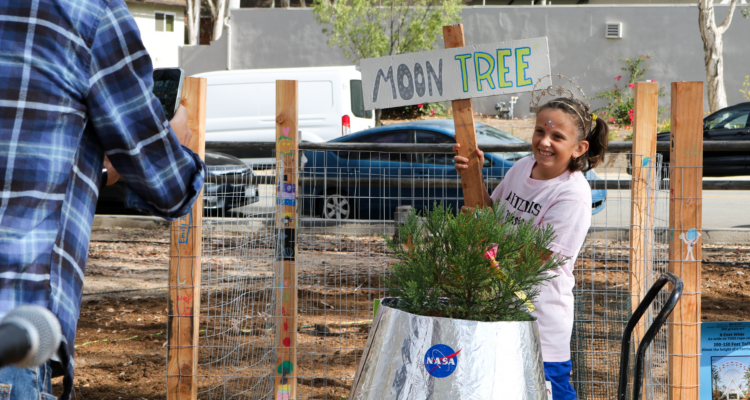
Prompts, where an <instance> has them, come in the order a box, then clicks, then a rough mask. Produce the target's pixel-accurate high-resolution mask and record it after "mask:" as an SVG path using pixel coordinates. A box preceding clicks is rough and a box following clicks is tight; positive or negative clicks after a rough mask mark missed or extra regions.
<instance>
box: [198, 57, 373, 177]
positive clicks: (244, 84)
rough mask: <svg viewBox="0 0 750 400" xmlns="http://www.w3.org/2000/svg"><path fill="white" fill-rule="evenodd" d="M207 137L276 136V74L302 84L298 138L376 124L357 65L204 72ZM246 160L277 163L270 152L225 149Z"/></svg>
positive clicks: (322, 138) (321, 138) (321, 137)
mask: <svg viewBox="0 0 750 400" xmlns="http://www.w3.org/2000/svg"><path fill="white" fill-rule="evenodd" d="M195 76H196V77H199V78H206V79H207V84H208V92H207V96H206V141H219V142H274V141H275V140H276V80H296V81H298V82H299V83H298V85H299V86H298V87H299V103H298V107H299V116H298V123H299V131H300V135H301V136H300V141H306V142H326V141H329V140H331V139H335V138H337V137H340V136H342V135H347V134H349V133H354V132H358V131H361V130H363V129H368V128H372V127H374V126H375V117H374V113H373V112H372V111H366V110H365V108H364V99H363V97H362V74H361V73H360V72H359V71H357V70H356V68H355V67H354V66H345V67H318V68H280V69H245V70H231V71H216V72H206V73H201V74H198V75H195ZM222 152H223V153H227V154H231V155H233V156H235V157H237V158H240V159H241V160H243V161H244V162H246V163H248V164H251V165H254V164H271V163H273V158H271V157H272V154H271V153H270V152H252V151H243V150H222Z"/></svg>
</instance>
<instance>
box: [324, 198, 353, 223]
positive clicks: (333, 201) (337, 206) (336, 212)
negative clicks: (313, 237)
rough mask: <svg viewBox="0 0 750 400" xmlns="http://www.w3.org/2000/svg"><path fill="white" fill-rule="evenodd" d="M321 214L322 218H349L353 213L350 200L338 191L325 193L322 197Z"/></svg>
mask: <svg viewBox="0 0 750 400" xmlns="http://www.w3.org/2000/svg"><path fill="white" fill-rule="evenodd" d="M321 208H322V210H321V214H323V218H325V219H331V220H342V219H349V218H351V217H352V216H353V215H354V204H353V203H352V201H351V200H350V199H349V198H348V197H346V196H342V195H341V194H338V193H333V194H329V195H326V196H325V198H323V205H322V207H321Z"/></svg>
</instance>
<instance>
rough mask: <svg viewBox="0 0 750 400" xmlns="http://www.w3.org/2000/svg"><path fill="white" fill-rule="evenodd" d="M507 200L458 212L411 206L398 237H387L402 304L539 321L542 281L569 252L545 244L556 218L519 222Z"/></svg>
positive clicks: (440, 312) (429, 312)
mask: <svg viewBox="0 0 750 400" xmlns="http://www.w3.org/2000/svg"><path fill="white" fill-rule="evenodd" d="M513 222H514V218H513V217H512V216H511V215H508V214H506V212H505V209H504V208H497V207H494V208H485V209H482V210H480V211H476V212H474V213H458V214H455V213H454V212H453V210H451V208H450V207H448V208H445V207H443V206H442V205H440V204H435V206H434V208H433V210H432V211H426V212H425V213H424V216H423V217H420V216H418V215H417V213H416V212H412V213H410V214H409V215H408V216H407V218H406V221H405V222H404V224H403V225H401V226H400V227H399V234H398V235H397V238H395V239H390V238H387V237H386V242H387V247H388V251H389V254H390V255H391V257H393V258H394V259H395V263H394V264H393V265H392V266H391V267H390V275H389V276H386V277H385V283H386V287H387V288H388V291H389V293H390V295H391V296H394V297H398V298H399V301H398V304H397V305H396V307H397V308H399V309H401V310H403V311H406V312H409V313H412V314H418V315H425V316H433V317H445V318H456V319H465V320H474V321H488V322H490V321H532V320H534V318H533V317H532V316H531V311H530V309H529V308H530V307H531V308H533V306H532V305H531V303H532V302H533V301H534V299H535V298H536V297H537V296H538V295H539V290H540V285H543V284H546V281H548V280H550V279H552V278H553V277H554V276H555V275H554V274H552V273H551V271H552V270H555V269H557V268H558V267H559V266H560V265H562V264H563V263H564V259H563V258H561V257H559V256H557V255H552V254H551V253H550V252H549V251H547V250H546V249H547V248H549V246H550V244H551V242H552V240H553V239H554V232H553V230H552V228H551V227H550V226H547V227H545V228H537V227H535V226H534V223H533V221H527V222H521V223H518V224H516V225H514V224H513Z"/></svg>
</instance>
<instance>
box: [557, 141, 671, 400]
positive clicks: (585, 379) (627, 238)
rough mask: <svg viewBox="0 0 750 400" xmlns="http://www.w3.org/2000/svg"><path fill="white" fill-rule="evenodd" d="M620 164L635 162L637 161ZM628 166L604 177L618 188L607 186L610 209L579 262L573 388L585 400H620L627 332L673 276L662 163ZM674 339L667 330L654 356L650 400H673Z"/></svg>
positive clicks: (595, 223)
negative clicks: (654, 291) (670, 354)
mask: <svg viewBox="0 0 750 400" xmlns="http://www.w3.org/2000/svg"><path fill="white" fill-rule="evenodd" d="M616 157H627V158H628V159H632V158H633V155H632V154H621V155H618V156H616ZM622 164H623V163H620V165H619V166H607V165H605V166H603V167H600V168H598V169H597V171H598V173H599V175H600V177H602V178H604V179H603V180H604V181H611V182H612V183H613V184H614V185H613V184H609V185H607V186H608V188H610V190H608V193H607V206H606V208H605V209H604V210H603V211H602V212H601V213H598V214H596V215H594V218H593V219H592V227H591V229H590V231H589V235H588V237H587V240H586V241H585V243H584V245H583V248H582V249H581V251H580V253H579V255H578V259H577V262H576V268H575V275H576V287H575V288H574V291H573V292H574V296H575V322H574V328H573V335H572V338H571V356H572V361H573V375H572V383H573V386H574V387H575V388H576V391H577V393H578V398H580V399H612V398H615V397H616V393H617V388H618V384H619V381H618V374H619V368H620V351H621V342H622V335H623V331H624V328H625V325H626V323H627V322H628V320H629V319H630V317H631V315H632V312H633V311H634V310H635V308H636V307H637V306H638V303H639V301H640V298H641V297H642V296H643V294H644V293H645V290H648V288H649V287H650V286H651V285H652V284H653V283H654V282H655V281H656V279H658V278H659V276H661V274H662V273H663V272H666V270H667V260H668V258H667V248H668V242H667V241H666V236H665V234H664V233H665V232H666V231H667V229H668V227H669V218H668V212H669V196H668V190H667V189H668V187H667V186H666V185H668V181H665V180H664V177H663V176H662V173H663V172H664V168H663V167H662V162H661V159H660V157H658V156H657V157H656V158H655V159H653V160H651V161H650V162H648V163H647V164H646V165H644V166H642V167H637V168H632V169H631V168H630V166H629V163H628V167H625V166H623V165H622ZM636 169H637V170H638V171H635V170H636ZM630 173H634V174H635V173H638V175H640V176H642V177H647V178H646V179H644V180H645V181H646V182H644V183H645V184H644V185H643V188H644V189H645V190H638V189H637V188H633V187H631V175H630ZM613 186H614V189H615V190H612V188H613ZM622 186H624V187H622ZM634 208H635V209H634ZM634 212H638V213H640V214H641V216H642V218H641V221H639V223H636V224H631V214H632V213H634ZM636 276H640V277H641V279H634V278H636ZM639 284H640V285H639ZM638 286H640V288H639V287H638ZM667 295H668V292H662V293H659V295H658V297H657V299H656V300H655V301H654V302H653V303H652V306H651V308H650V309H649V311H648V312H647V313H646V314H645V316H644V318H643V320H642V321H643V324H642V325H640V329H637V330H636V332H635V334H634V336H636V338H637V337H639V336H642V335H643V332H644V325H645V328H646V329H647V328H648V327H649V326H650V325H651V323H652V322H653V318H654V316H655V315H656V314H655V312H654V310H656V312H658V310H659V309H661V307H662V306H663V305H664V301H665V300H666V298H667ZM634 339H635V338H634ZM666 339H667V332H666V329H662V330H661V331H659V333H658V334H657V337H656V339H655V340H654V342H653V343H652V344H651V347H650V348H649V350H648V353H647V356H646V360H645V361H646V364H645V365H646V368H645V369H646V371H647V372H646V383H645V390H644V397H643V398H646V399H662V398H666V395H667V392H666V388H667V381H666V372H667V364H666V363H667V359H666V355H667V349H666ZM638 343H639V342H638V341H637V339H636V340H634V341H633V342H632V345H631V349H630V353H631V358H630V360H631V361H630V369H629V377H630V378H631V379H632V376H633V367H634V355H635V350H636V348H637V345H638Z"/></svg>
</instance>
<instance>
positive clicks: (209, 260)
mask: <svg viewBox="0 0 750 400" xmlns="http://www.w3.org/2000/svg"><path fill="white" fill-rule="evenodd" d="M423 140H424V141H423V143H424V142H426V141H427V140H433V141H432V142H431V143H436V142H435V141H434V140H435V139H430V138H429V137H427V136H426V135H425V136H423ZM527 154H528V153H526V152H503V153H487V156H486V161H485V169H484V181H485V185H486V187H487V188H489V190H492V189H494V187H495V186H497V184H498V183H499V181H500V180H501V179H502V177H503V176H504V174H505V173H506V172H507V170H508V169H509V168H510V166H512V164H513V162H515V161H517V160H518V159H520V158H521V157H524V156H526V155H527ZM302 155H303V156H304V157H301V159H302V160H301V165H300V166H299V168H300V169H299V171H298V172H299V177H300V178H299V181H300V182H299V191H298V195H297V198H296V204H297V207H298V211H299V218H298V219H297V220H296V221H294V220H293V219H292V218H288V217H287V216H283V215H282V216H277V215H276V203H277V198H278V193H280V192H279V191H278V190H277V185H276V184H275V174H276V171H274V170H268V171H256V172H255V176H245V177H242V178H237V177H227V178H225V180H223V181H222V180H221V179H218V180H217V181H216V183H217V184H223V185H232V184H233V185H235V186H238V187H244V190H246V191H249V192H251V193H252V192H253V190H257V193H258V195H257V199H255V200H252V202H251V203H250V204H241V203H242V202H241V201H237V200H235V201H234V202H229V203H227V204H232V205H235V207H232V208H231V209H225V210H223V211H222V213H223V215H224V216H225V217H224V218H207V219H204V223H203V266H202V270H203V272H202V289H201V293H202V302H201V304H202V306H201V319H200V327H201V331H200V345H199V371H198V375H199V379H198V387H199V398H203V399H227V398H252V399H270V398H276V397H275V395H274V393H272V391H273V378H274V374H275V372H277V369H278V368H281V367H280V365H278V364H277V360H276V351H277V349H278V343H277V341H276V339H275V332H276V330H277V324H278V323H279V322H278V321H279V319H278V317H279V315H277V310H278V309H279V308H278V305H279V304H278V302H279V301H280V298H281V292H280V291H279V290H278V288H277V287H276V286H275V275H274V274H275V273H278V271H276V272H275V270H274V260H275V258H276V257H275V256H276V253H277V252H278V251H279V244H278V236H277V228H280V227H282V226H284V225H291V226H295V225H296V227H297V243H296V245H297V249H298V252H297V255H296V263H297V270H298V281H297V286H296V291H297V294H298V309H297V310H285V311H292V312H294V311H296V312H294V313H293V315H296V316H297V317H296V318H297V327H298V331H297V332H296V335H297V348H296V365H294V366H293V367H294V369H293V372H292V374H291V375H293V376H296V377H297V397H296V398H298V399H341V398H344V397H346V396H348V394H349V390H350V386H351V384H352V379H353V378H354V374H355V370H356V368H357V366H358V364H359V362H360V357H361V355H362V352H363V350H364V347H365V344H366V340H367V335H368V332H369V327H370V324H371V321H372V317H373V308H374V301H375V300H376V299H380V298H383V297H386V295H387V293H386V290H385V287H384V282H383V277H384V276H385V275H386V274H387V268H388V265H389V263H390V262H391V261H390V259H389V257H388V255H387V253H386V251H385V240H384V235H385V236H391V235H394V234H395V233H396V226H397V222H395V220H396V219H397V218H398V211H399V208H400V207H404V206H410V207H411V208H413V209H416V210H417V211H423V210H426V209H430V208H431V207H432V205H433V204H434V203H435V202H442V203H443V204H447V205H449V206H451V207H452V208H453V209H454V210H458V209H460V207H461V206H462V205H463V193H462V190H461V183H460V181H459V179H458V175H457V174H456V172H455V169H454V167H453V162H452V158H453V154H451V153H414V152H411V153H410V152H396V153H393V152H382V151H362V150H356V151H355V150H336V151H312V150H310V151H304V152H303V153H302V154H301V156H302ZM612 157H613V158H616V157H619V158H620V161H622V160H624V159H626V158H627V157H629V155H623V154H620V155H617V156H615V155H612ZM623 157H625V158H623ZM286 168H287V169H286V171H287V172H290V171H291V170H290V168H289V167H288V166H287V167H286ZM644 168H650V169H652V170H653V171H654V173H655V175H654V179H655V181H654V182H655V183H654V186H653V187H654V190H652V191H650V192H649V193H646V194H640V195H642V196H648V201H647V202H646V204H648V208H647V209H646V210H645V214H646V216H647V219H648V220H651V221H653V223H652V225H651V226H650V227H646V228H647V229H649V232H652V233H649V234H647V235H646V232H642V233H644V235H645V236H644V237H646V242H645V243H644V251H643V253H642V254H641V255H640V256H639V258H640V259H641V261H642V262H641V263H640V264H639V265H641V266H642V268H643V270H642V273H643V279H644V283H645V285H646V289H647V288H648V286H650V283H651V282H653V281H654V280H655V279H656V278H658V276H659V275H660V273H661V272H662V271H664V270H666V267H667V266H666V261H667V259H668V257H667V253H666V252H667V250H666V248H667V242H666V229H667V226H668V207H669V204H668V198H669V195H668V192H666V191H665V190H664V184H665V182H668V181H664V180H663V179H662V178H661V177H660V176H659V174H660V173H661V163H660V161H659V160H658V159H657V160H653V162H652V163H651V165H649V166H647V167H644ZM628 172H629V168H628V167H627V163H626V162H625V163H623V162H620V163H608V164H607V165H606V166H604V167H601V168H597V171H596V173H589V174H587V178H588V179H589V180H590V181H591V185H592V198H593V202H592V213H594V216H593V219H592V221H593V222H592V228H591V231H590V234H589V237H588V238H587V240H586V242H585V243H584V246H583V248H582V250H581V252H580V254H579V257H578V261H577V264H576V270H575V277H576V288H575V291H574V294H575V298H576V302H575V323H574V332H573V340H572V343H571V351H572V360H573V365H574V370H573V376H572V382H573V384H574V387H575V388H576V390H577V391H578V395H579V398H581V399H604V398H613V397H614V396H615V393H616V389H617V383H618V382H617V379H618V376H617V374H618V368H619V349H620V347H619V346H620V340H621V335H622V330H623V328H624V324H625V323H626V322H627V320H628V318H629V317H630V314H631V313H632V310H633V307H634V304H633V303H634V300H633V299H634V297H633V296H634V293H633V291H631V290H630V287H629V280H630V275H629V271H630V270H629V263H630V262H631V260H630V258H631V250H632V246H631V243H630V232H631V230H638V231H641V230H643V229H644V228H643V227H641V226H630V212H631V210H630V208H631V202H632V200H633V196H632V195H631V193H630V189H629V188H630V186H629V184H624V183H622V186H620V185H621V182H626V181H628V180H629V179H630V175H628ZM246 191H243V190H239V189H237V188H233V189H231V190H226V191H225V192H224V193H226V194H225V195H223V197H225V198H231V197H243V198H245V197H247V196H246ZM218 193H222V192H218ZM220 197H222V195H221V194H219V195H217V201H218V200H219V198H220ZM401 210H403V208H401ZM217 215H219V214H217ZM665 299H666V295H665V294H661V295H660V296H659V298H658V299H657V301H656V302H655V304H654V307H655V309H658V308H659V307H660V304H663V302H664V300H665ZM636 305H637V304H636ZM653 316H654V315H653V313H649V314H647V316H646V321H645V324H646V326H648V325H650V321H651V320H652V319H653ZM649 318H650V319H649ZM647 357H648V358H647V367H646V370H647V371H648V373H647V378H646V380H647V383H646V388H645V393H647V395H646V396H645V398H648V399H661V398H666V386H667V382H666V362H667V347H666V330H663V331H662V332H660V334H659V336H658V337H657V340H655V342H654V343H653V344H652V347H651V350H650V351H649V354H648V356H647ZM631 376H632V374H631Z"/></svg>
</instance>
